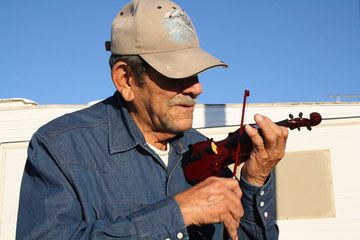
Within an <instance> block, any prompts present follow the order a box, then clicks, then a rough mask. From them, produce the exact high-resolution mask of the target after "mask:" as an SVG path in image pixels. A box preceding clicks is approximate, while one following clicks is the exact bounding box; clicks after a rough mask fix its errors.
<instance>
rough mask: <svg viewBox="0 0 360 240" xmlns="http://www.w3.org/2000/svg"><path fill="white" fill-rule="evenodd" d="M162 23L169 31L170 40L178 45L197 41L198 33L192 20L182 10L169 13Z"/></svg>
mask: <svg viewBox="0 0 360 240" xmlns="http://www.w3.org/2000/svg"><path fill="white" fill-rule="evenodd" d="M162 22H163V24H164V27H165V28H166V29H167V30H168V31H169V40H170V41H173V42H176V43H187V42H190V41H191V40H194V39H196V33H195V29H194V27H193V25H192V24H191V21H190V19H189V18H188V16H187V15H186V13H185V12H184V10H182V9H174V10H172V11H169V12H167V13H166V14H165V15H164V17H163V19H162Z"/></svg>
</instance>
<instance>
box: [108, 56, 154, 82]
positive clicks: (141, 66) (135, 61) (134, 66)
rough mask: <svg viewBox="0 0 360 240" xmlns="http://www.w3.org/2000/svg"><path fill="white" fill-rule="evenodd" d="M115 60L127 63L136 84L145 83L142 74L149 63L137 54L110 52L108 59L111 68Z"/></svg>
mask: <svg viewBox="0 0 360 240" xmlns="http://www.w3.org/2000/svg"><path fill="white" fill-rule="evenodd" d="M117 62H125V63H127V65H128V67H129V70H130V72H131V73H132V74H133V76H134V77H135V81H136V82H135V83H136V84H137V85H138V86H143V85H144V84H145V80H144V74H145V73H146V69H147V68H148V67H149V65H148V64H147V63H146V62H145V61H144V60H143V59H142V58H141V57H140V56H139V55H114V54H112V55H111V56H110V59H109V65H110V68H111V69H112V68H113V67H114V65H115V64H116V63H117Z"/></svg>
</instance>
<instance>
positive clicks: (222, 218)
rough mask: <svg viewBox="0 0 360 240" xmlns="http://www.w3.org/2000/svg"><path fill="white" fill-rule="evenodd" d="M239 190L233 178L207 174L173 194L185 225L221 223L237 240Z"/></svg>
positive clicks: (239, 204)
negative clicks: (183, 189) (182, 190)
mask: <svg viewBox="0 0 360 240" xmlns="http://www.w3.org/2000/svg"><path fill="white" fill-rule="evenodd" d="M241 196H242V192H241V190H240V187H239V183H238V181H237V180H235V179H232V178H218V177H209V178H207V179H206V180H204V181H203V182H201V183H199V184H197V185H195V186H194V187H192V188H189V189H188V190H186V191H184V192H181V193H179V194H177V195H175V196H174V198H175V199H176V201H177V202H178V204H179V206H180V209H181V212H182V214H183V218H184V221H185V224H186V226H190V225H198V226H199V225H203V224H211V223H218V222H222V223H224V225H225V227H226V229H227V231H228V233H229V234H230V237H231V239H233V240H237V239H238V237H237V228H238V227H239V224H240V218H241V217H242V216H243V215H244V210H243V207H242V205H241Z"/></svg>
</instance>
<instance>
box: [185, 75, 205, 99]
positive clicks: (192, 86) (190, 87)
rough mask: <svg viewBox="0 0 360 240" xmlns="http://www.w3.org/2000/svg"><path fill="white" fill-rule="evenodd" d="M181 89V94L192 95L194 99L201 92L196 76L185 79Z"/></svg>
mask: <svg viewBox="0 0 360 240" xmlns="http://www.w3.org/2000/svg"><path fill="white" fill-rule="evenodd" d="M182 87H183V89H182V93H183V94H188V95H193V96H195V97H197V96H199V95H200V94H201V93H202V91H203V89H202V86H201V84H200V82H199V78H198V77H197V76H194V77H191V78H189V79H186V80H185V81H184V85H183V86H182Z"/></svg>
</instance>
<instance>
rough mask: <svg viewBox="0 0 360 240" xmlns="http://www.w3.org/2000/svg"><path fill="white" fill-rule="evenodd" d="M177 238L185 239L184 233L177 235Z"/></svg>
mask: <svg viewBox="0 0 360 240" xmlns="http://www.w3.org/2000/svg"><path fill="white" fill-rule="evenodd" d="M176 237H177V238H178V239H182V238H183V237H184V234H183V233H182V232H178V234H177V235H176Z"/></svg>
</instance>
